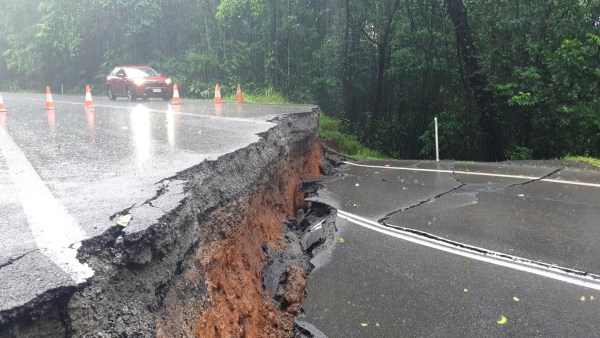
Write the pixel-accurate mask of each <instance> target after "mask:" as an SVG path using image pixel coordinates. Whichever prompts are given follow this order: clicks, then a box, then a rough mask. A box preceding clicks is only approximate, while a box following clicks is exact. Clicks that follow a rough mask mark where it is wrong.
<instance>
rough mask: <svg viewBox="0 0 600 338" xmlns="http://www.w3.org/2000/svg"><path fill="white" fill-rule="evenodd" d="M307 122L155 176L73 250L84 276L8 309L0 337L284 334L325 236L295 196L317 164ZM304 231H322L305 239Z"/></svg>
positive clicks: (311, 209)
mask: <svg viewBox="0 0 600 338" xmlns="http://www.w3.org/2000/svg"><path fill="white" fill-rule="evenodd" d="M318 114H319V112H318V109H316V108H313V109H307V110H306V111H303V112H297V113H293V114H286V115H279V116H277V117H276V118H274V119H272V120H270V121H269V122H272V123H273V126H272V127H270V128H269V129H268V130H267V131H265V132H262V133H261V134H260V135H259V136H260V138H259V139H258V141H256V142H253V143H250V144H249V145H247V146H245V147H243V148H240V149H237V150H235V151H233V152H231V153H228V154H225V155H223V156H220V157H218V158H217V159H215V160H210V161H203V162H201V163H200V164H198V165H196V166H193V167H191V168H188V169H186V170H183V171H180V172H178V173H176V174H175V175H172V176H170V177H167V178H163V179H162V180H160V182H158V183H157V184H155V189H154V190H155V193H154V194H153V195H152V196H149V197H148V198H145V200H143V201H141V202H138V203H135V204H133V205H131V206H130V207H127V208H125V209H122V210H113V211H112V213H111V214H110V215H107V219H109V220H110V222H111V224H113V225H114V224H117V223H119V224H120V226H111V227H109V228H108V229H106V230H105V231H103V232H102V233H99V234H98V235H96V236H93V237H90V238H88V239H85V240H84V241H83V242H82V243H81V244H80V247H79V248H78V249H77V259H78V260H79V261H80V262H81V263H83V264H86V266H89V267H90V268H91V269H92V270H93V271H94V274H93V276H92V277H90V278H88V279H87V280H86V281H85V282H83V283H77V284H73V283H64V285H62V286H59V287H53V288H48V289H47V290H45V291H44V292H41V293H39V294H36V296H35V297H33V298H32V299H30V300H27V301H26V302H22V304H19V303H18V302H16V301H14V303H15V304H17V305H15V306H13V307H11V308H7V307H6V304H8V301H7V303H5V304H4V305H3V306H2V308H1V311H0V336H1V337H229V336H236V337H244V336H247V337H256V336H278V337H279V336H291V335H293V332H294V317H295V316H296V315H297V314H298V312H299V311H300V306H301V304H302V301H303V299H304V297H305V293H306V275H307V274H308V273H309V271H310V268H311V266H310V263H309V259H310V257H311V255H312V254H314V253H315V252H317V251H318V250H319V248H318V247H319V246H323V245H326V244H327V243H328V242H331V241H333V235H332V231H333V229H334V227H335V222H334V221H333V217H334V215H332V214H331V211H330V209H329V208H326V207H320V206H319V205H311V204H306V203H305V202H304V193H303V192H302V191H301V189H300V183H301V181H302V180H303V179H306V178H309V177H313V176H318V175H320V172H321V171H320V167H321V166H322V164H323V155H322V152H321V148H320V146H319V145H318V143H317V141H316V137H317V134H316V132H317V119H318ZM90 207H92V206H90ZM123 220H125V221H123ZM315 223H320V224H322V227H323V228H324V229H327V230H323V231H320V232H319V234H318V235H317V236H316V237H315V235H314V232H312V231H311V225H312V224H315ZM323 224H324V225H323ZM78 246H79V245H78ZM23 257H27V254H25V255H23ZM21 259H22V257H17V258H15V259H14V260H13V261H11V262H9V263H7V265H3V266H0V269H7V268H15V267H16V266H17V265H18V264H16V263H20V261H19V260H21ZM15 262H16V263H15ZM13 263H14V264H13ZM7 271H8V270H7ZM3 276H4V275H3ZM18 287H21V286H14V287H3V291H2V293H0V295H2V296H3V297H6V299H9V300H10V299H13V300H14V297H13V298H10V295H8V296H7V294H8V293H9V292H10V291H11V290H14V289H15V288H18ZM11 288H12V289H11ZM25 288H26V287H25ZM13 300H11V301H13Z"/></svg>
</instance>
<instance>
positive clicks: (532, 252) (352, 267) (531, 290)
mask: <svg viewBox="0 0 600 338" xmlns="http://www.w3.org/2000/svg"><path fill="white" fill-rule="evenodd" d="M351 164H358V165H360V166H356V165H350V164H345V165H343V166H342V167H341V175H340V176H337V177H328V178H325V179H324V181H323V185H324V188H323V189H322V190H320V191H319V193H318V195H319V196H317V197H313V198H311V199H312V200H315V201H319V202H323V203H327V204H330V205H332V206H333V207H335V208H337V209H338V210H342V211H343V212H346V213H350V214H353V215H356V216H359V217H362V218H364V219H366V220H370V221H372V223H373V224H376V225H378V226H379V227H381V228H382V229H384V230H382V231H379V232H378V231H373V230H372V229H368V228H367V227H365V226H361V224H359V223H361V222H357V221H352V219H349V218H347V217H340V216H339V215H338V220H337V225H338V227H339V229H340V231H339V234H338V235H339V238H340V239H338V241H337V242H336V245H335V247H334V248H333V249H332V251H330V252H328V253H326V254H325V257H321V258H319V261H320V262H326V263H325V264H321V265H319V266H317V268H316V270H315V271H313V273H312V274H311V275H310V276H309V290H308V297H307V299H306V301H305V303H304V314H303V315H302V316H301V317H300V318H299V320H300V324H301V325H302V323H305V326H306V327H313V328H314V330H313V332H321V333H322V334H323V335H325V336H328V337H365V336H369V337H505V336H515V337H531V336H543V337H598V336H600V316H599V315H598V314H599V313H600V301H598V299H599V298H600V291H599V290H600V280H598V279H597V277H598V275H600V260H598V257H599V251H600V249H599V248H600V229H599V228H600V223H599V221H598V220H599V219H600V209H599V208H598V207H597V206H598V205H600V184H599V183H600V171H597V170H582V168H577V167H570V166H566V165H565V164H564V163H561V162H529V163H464V162H440V163H436V162H424V161H362V162H353V163H351ZM386 165H387V166H389V167H386ZM343 212H340V213H339V214H342V216H343V215H344V213H343ZM393 227H401V228H406V229H410V230H411V231H413V230H414V231H413V233H416V234H427V235H428V236H427V237H431V238H442V239H444V240H447V241H449V242H452V243H457V245H460V246H462V245H464V246H465V247H471V248H477V250H480V251H481V252H489V253H490V254H486V253H484V254H481V256H482V258H481V259H477V257H476V255H479V254H480V253H476V255H475V259H473V258H469V257H466V256H461V255H460V254H454V253H451V252H446V251H443V250H439V249H437V248H435V247H434V246H427V245H424V244H422V243H419V242H418V241H406V240H402V239H399V238H396V237H393V236H389V235H386V233H385V229H391V228H393ZM429 235H431V236H429ZM491 253H500V254H503V255H506V256H508V257H513V256H514V257H517V258H519V257H520V258H522V259H523V260H525V261H527V262H528V264H530V265H531V266H533V270H535V271H537V272H535V271H534V272H531V271H528V270H527V269H522V268H520V267H515V266H516V264H515V266H513V264H512V263H513V262H511V259H508V261H509V262H508V263H506V264H505V263H504V262H502V263H501V264H500V263H498V262H494V260H495V258H494V255H493V254H491ZM490 257H491V258H490ZM515 261H516V259H515ZM536 262H541V263H545V264H538V263H536ZM552 264H555V265H556V266H560V267H562V268H565V269H567V270H576V271H577V272H581V273H582V274H580V275H585V274H586V273H587V274H588V275H589V274H592V276H586V278H590V279H591V280H592V284H594V285H597V286H595V287H586V286H582V285H579V284H577V283H572V282H565V280H566V279H569V278H570V276H572V275H569V274H566V273H565V275H564V276H565V280H561V276H562V275H561V273H560V272H559V273H557V275H558V277H556V276H554V277H548V276H545V275H544V273H545V272H546V270H548V269H546V268H545V267H547V266H548V265H552ZM541 265H544V267H539V266H541ZM538 267H539V269H538ZM502 316H504V317H506V318H507V323H505V324H498V321H499V320H500V319H501V318H502ZM307 323H308V324H307ZM316 336H319V334H317V335H316Z"/></svg>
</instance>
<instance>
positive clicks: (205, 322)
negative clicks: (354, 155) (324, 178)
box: [157, 142, 323, 338]
mask: <svg viewBox="0 0 600 338" xmlns="http://www.w3.org/2000/svg"><path fill="white" fill-rule="evenodd" d="M322 161H323V154H322V152H321V148H320V146H319V145H318V144H317V143H316V142H315V143H314V144H313V145H312V147H311V148H310V151H308V152H304V153H295V154H292V155H290V156H289V157H288V158H286V159H284V160H283V161H281V162H280V163H279V164H277V165H276V166H274V167H273V169H272V170H271V171H270V172H269V173H268V174H267V175H265V176H264V178H263V180H262V182H259V184H257V186H256V189H255V190H254V191H253V192H251V193H250V196H247V197H244V198H241V199H240V200H237V201H234V202H231V203H228V204H227V205H226V206H224V207H222V208H220V209H218V210H216V211H214V212H213V213H211V215H210V216H209V217H208V219H206V220H204V221H203V223H204V224H203V226H202V228H203V229H208V230H205V231H207V233H205V234H203V236H204V238H207V237H208V238H211V237H212V238H214V240H212V241H211V242H210V243H209V244H207V245H201V247H200V249H199V250H198V252H197V253H196V254H195V257H194V260H195V264H194V265H195V266H196V267H197V268H196V269H191V270H189V271H187V272H186V273H185V275H184V278H183V280H184V281H186V280H187V281H188V282H189V283H191V284H195V283H196V284H197V280H199V279H200V280H206V281H207V284H208V285H207V286H208V295H209V296H208V300H206V301H205V302H203V303H197V304H194V305H192V304H187V306H186V307H187V308H188V309H187V310H189V311H192V312H197V313H198V314H199V318H197V319H196V320H195V321H194V322H192V323H184V322H187V321H189V320H190V319H189V315H190V313H187V314H183V313H181V312H182V311H187V310H184V309H178V310H174V309H172V310H171V312H172V313H171V315H170V317H171V319H175V321H177V319H176V318H174V317H177V315H175V316H174V315H173V313H175V312H180V313H181V316H179V317H180V318H183V317H187V318H188V319H187V320H181V323H180V324H181V325H189V326H188V327H191V330H192V332H191V334H192V335H193V336H196V337H203V338H206V337H286V336H287V337H289V336H290V335H291V334H292V331H293V327H294V317H295V316H296V315H297V314H298V312H299V311H300V307H301V305H302V302H303V300H304V297H305V293H306V276H305V275H304V272H303V270H302V268H301V267H296V266H291V267H289V268H288V270H287V274H286V275H287V282H286V284H285V286H284V290H285V293H284V295H283V297H282V308H280V307H279V305H278V304H277V303H275V302H274V301H273V298H272V295H271V294H269V293H268V292H265V291H264V290H263V275H262V273H263V267H264V264H265V259H266V255H265V253H264V252H263V245H265V244H267V245H269V246H271V247H277V248H283V246H284V244H283V234H282V223H283V221H285V220H286V219H289V218H292V217H294V216H295V213H296V211H297V210H298V209H299V208H304V207H305V203H304V194H303V193H302V192H301V191H300V190H299V184H300V181H301V180H303V179H307V178H310V177H314V176H319V175H320V171H319V165H320V164H321V163H322ZM214 229H227V230H225V231H221V230H214ZM179 287H185V283H184V284H183V285H180V286H179ZM166 303H169V300H168V299H167V300H166ZM167 306H168V304H167ZM189 306H191V308H190V307H189ZM174 324H175V322H173V321H171V322H170V323H169V324H166V325H160V324H159V325H158V326H157V331H158V334H159V336H165V337H168V336H172V335H173V334H174V332H173V331H172V330H169V328H168V326H172V325H174Z"/></svg>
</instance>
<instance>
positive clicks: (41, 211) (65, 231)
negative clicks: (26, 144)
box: [0, 127, 94, 283]
mask: <svg viewBox="0 0 600 338" xmlns="http://www.w3.org/2000/svg"><path fill="white" fill-rule="evenodd" d="M0 150H1V153H2V154H3V155H4V158H5V160H6V163H7V165H8V169H9V172H10V176H11V178H12V180H13V183H14V185H15V188H16V190H17V194H18V195H19V199H20V200H21V204H22V206H23V210H24V212H25V215H26V216H27V220H28V221H29V227H30V228H31V231H32V233H33V237H34V238H35V241H36V243H37V246H38V248H39V249H40V252H42V253H43V254H44V255H46V257H48V258H49V259H50V260H51V261H53V262H54V263H55V264H56V265H57V266H59V267H60V268H61V269H63V270H64V271H65V272H66V273H67V274H68V275H69V276H70V277H71V278H72V279H73V280H74V281H75V282H76V283H83V282H85V281H86V280H87V279H88V278H89V277H91V276H93V275H94V270H92V269H91V268H90V267H89V266H88V265H87V264H81V262H79V260H77V258H76V255H77V248H78V246H80V245H81V241H82V240H83V239H85V238H86V236H85V232H84V231H83V229H81V227H80V226H79V224H78V223H77V221H76V220H75V219H74V218H73V217H72V216H71V215H69V213H68V212H67V210H66V209H65V207H64V206H63V205H62V204H61V203H60V202H59V201H58V200H57V199H56V198H54V196H53V195H52V192H50V190H49V189H48V187H46V185H45V184H44V181H43V180H42V178H41V177H40V176H39V175H38V174H37V172H36V171H35V169H34V168H33V166H32V165H31V163H29V161H28V160H27V157H26V156H25V154H24V153H23V152H22V151H21V149H20V148H19V146H18V145H17V144H16V143H15V142H14V141H13V139H12V138H11V137H10V135H8V133H7V132H6V130H4V128H2V127H0Z"/></svg>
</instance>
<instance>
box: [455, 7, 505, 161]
mask: <svg viewBox="0 0 600 338" xmlns="http://www.w3.org/2000/svg"><path fill="white" fill-rule="evenodd" d="M445 1H446V8H447V10H448V15H449V16H450V19H451V20H452V23H453V24H454V32H455V34H456V43H457V46H458V53H459V55H458V56H459V59H460V60H461V62H462V64H463V67H464V76H465V77H466V79H465V80H466V82H467V83H468V85H469V87H470V89H471V90H472V91H473V95H474V97H475V103H476V104H477V107H478V108H479V111H480V118H479V121H480V123H481V126H482V128H483V131H484V133H485V134H486V137H485V139H484V142H485V144H484V146H485V150H486V154H485V159H487V160H496V161H498V160H502V159H503V154H502V151H503V142H502V133H501V129H500V121H499V118H498V115H499V111H498V106H497V105H496V103H495V97H494V93H493V92H492V91H491V90H490V88H489V85H488V81H487V77H486V76H485V74H484V73H483V69H482V68H481V64H480V63H479V59H478V58H477V52H476V50H475V45H474V43H473V34H472V32H471V26H470V24H469V20H468V16H467V9H466V8H465V5H464V3H463V0H445Z"/></svg>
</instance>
